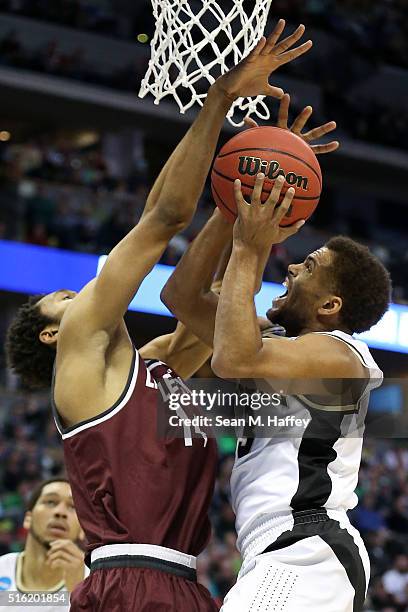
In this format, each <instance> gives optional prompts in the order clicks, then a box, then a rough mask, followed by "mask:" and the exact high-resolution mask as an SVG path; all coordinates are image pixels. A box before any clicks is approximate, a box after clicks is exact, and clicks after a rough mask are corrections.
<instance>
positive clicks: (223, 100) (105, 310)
mask: <svg viewBox="0 0 408 612" xmlns="http://www.w3.org/2000/svg"><path fill="white" fill-rule="evenodd" d="M284 27H285V22H284V21H283V20H280V21H279V23H278V25H277V27H276V28H275V30H274V32H273V33H272V34H271V36H270V37H269V38H268V40H266V39H265V38H264V37H262V38H261V40H260V41H259V43H258V44H257V46H256V47H255V48H254V50H253V51H252V52H251V53H250V54H249V55H248V57H247V58H245V59H244V60H243V61H242V62H240V63H239V64H238V65H237V66H236V67H235V68H233V69H232V70H231V71H229V72H227V73H226V74H224V75H222V76H221V77H219V78H218V79H217V81H216V82H215V83H214V85H212V86H211V87H210V90H209V93H208V96H207V98H206V101H205V103H204V107H203V108H202V110H201V112H200V113H199V115H198V117H197V119H196V121H195V122H194V123H193V125H192V127H191V128H190V130H189V131H188V133H187V134H186V136H185V137H184V138H183V140H182V142H181V143H180V145H179V146H178V147H177V149H176V150H175V151H174V153H173V155H172V156H171V158H170V160H169V162H168V164H166V167H165V168H164V169H163V173H162V174H161V175H160V176H159V179H158V181H157V183H156V185H155V186H154V187H153V190H152V194H151V196H150V198H149V199H148V202H147V207H146V210H145V212H144V214H143V215H142V218H141V220H140V222H139V223H138V225H137V226H136V227H135V228H134V229H133V230H132V231H131V232H130V233H129V234H128V235H127V236H126V237H125V238H124V239H123V240H122V241H121V242H120V243H119V244H118V245H117V246H116V247H115V248H114V249H113V251H112V252H111V253H110V255H109V257H108V259H107V261H106V263H105V266H104V268H103V270H102V272H101V274H100V275H99V277H98V278H97V279H96V280H95V281H93V282H92V283H91V284H89V285H88V286H87V287H86V288H85V289H84V290H83V291H82V292H81V294H80V295H79V296H78V297H77V298H76V299H75V303H74V304H72V306H71V308H70V309H69V312H67V316H66V317H64V321H63V325H62V328H61V335H64V345H65V340H66V339H67V338H68V344H69V343H72V342H75V343H77V342H78V341H80V339H81V338H85V337H86V336H87V337H88V338H89V336H90V335H92V334H94V333H97V332H99V331H105V332H108V334H109V335H111V334H112V333H113V332H114V330H115V328H116V326H117V325H118V324H119V323H120V322H121V320H122V317H123V315H124V313H125V312H126V310H127V307H128V305H129V303H130V301H131V299H132V297H133V296H134V294H135V292H136V291H137V290H138V288H139V286H140V283H141V282H142V280H143V279H144V277H145V276H146V275H147V274H148V272H149V271H150V270H151V268H152V267H153V265H154V264H155V263H156V262H157V261H158V260H159V258H160V256H161V254H162V253H163V251H164V249H165V248H166V246H167V244H168V242H169V240H170V239H171V238H172V236H174V235H175V234H176V233H177V232H178V231H180V230H181V229H182V228H184V227H185V226H186V225H187V224H188V223H189V221H190V219H191V217H192V215H193V213H194V211H195V208H196V205H197V201H198V198H199V196H200V194H201V191H202V189H203V186H204V182H205V179H206V176H207V174H208V170H209V167H210V164H211V161H212V158H213V156H214V152H215V147H216V144H217V140H218V136H219V133H220V130H221V127H222V124H223V121H224V118H225V115H226V113H227V112H228V109H229V107H230V105H231V103H232V102H233V101H234V100H235V99H236V98H237V97H240V96H244V97H245V96H252V95H258V94H265V95H272V96H276V97H279V98H281V97H282V95H283V91H282V90H281V89H279V88H276V87H273V86H271V85H270V84H269V82H268V77H269V75H270V74H271V72H273V71H274V70H275V69H276V68H277V67H278V66H280V65H282V64H285V63H287V62H289V61H291V60H292V59H295V58H296V57H299V56H300V55H302V54H303V53H305V52H306V51H307V50H308V49H309V48H310V47H311V45H312V43H311V41H308V42H306V43H304V44H302V45H300V46H299V47H297V48H294V49H291V47H292V46H293V45H294V44H295V43H296V41H298V40H299V38H301V36H302V35H303V32H304V27H303V26H299V28H298V29H297V30H296V31H295V32H294V33H293V34H292V35H291V36H289V37H288V38H287V39H285V40H283V41H281V42H280V43H278V42H277V41H278V39H279V37H280V35H281V34H282V32H283V29H284ZM74 317H75V322H74V325H70V328H71V329H70V333H69V334H63V332H64V329H65V328H67V326H69V324H70V322H72V321H73V318H74ZM79 321H81V331H80V333H79V334H76V333H75V330H77V329H78V325H77V323H78V322H79ZM74 336H78V337H77V338H74Z"/></svg>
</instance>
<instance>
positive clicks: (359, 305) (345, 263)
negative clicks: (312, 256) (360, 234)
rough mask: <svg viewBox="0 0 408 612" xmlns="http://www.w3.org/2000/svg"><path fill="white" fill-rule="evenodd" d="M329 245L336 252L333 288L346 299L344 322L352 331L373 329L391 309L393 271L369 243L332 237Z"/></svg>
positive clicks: (332, 271) (343, 313)
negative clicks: (389, 270) (376, 254)
mask: <svg viewBox="0 0 408 612" xmlns="http://www.w3.org/2000/svg"><path fill="white" fill-rule="evenodd" d="M326 247H327V248H328V249H329V250H330V251H332V252H333V253H334V259H333V263H332V264H331V266H330V268H331V276H332V279H333V281H334V287H333V289H334V291H335V292H336V293H337V294H338V296H339V297H341V298H342V300H343V306H342V308H341V311H340V317H341V322H342V323H343V324H344V325H345V326H346V327H347V329H348V330H350V331H351V332H352V333H361V332H364V331H367V330H369V329H370V327H372V326H373V325H375V324H376V323H378V321H379V320H380V319H381V317H382V316H383V315H384V313H385V312H386V311H387V310H388V306H389V303H390V300H391V288H392V285H391V278H390V274H389V272H388V271H387V269H386V268H385V266H384V265H383V264H382V263H381V261H380V260H379V259H378V257H376V256H375V255H373V253H371V252H370V250H369V249H368V248H367V247H366V246H364V245H363V244H360V243H358V242H355V241H354V240H352V239H351V238H347V237H346V236H336V237H334V238H331V239H330V240H329V241H328V242H327V243H326Z"/></svg>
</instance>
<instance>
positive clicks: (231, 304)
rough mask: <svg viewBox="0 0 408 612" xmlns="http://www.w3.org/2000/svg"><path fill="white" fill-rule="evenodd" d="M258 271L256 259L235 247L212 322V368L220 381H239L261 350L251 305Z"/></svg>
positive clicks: (257, 325)
mask: <svg viewBox="0 0 408 612" xmlns="http://www.w3.org/2000/svg"><path fill="white" fill-rule="evenodd" d="M259 269H260V257H259V255H258V254H257V253H254V252H253V251H251V250H249V249H247V248H246V247H244V246H242V245H239V244H236V243H234V246H233V249H232V254H231V257H230V261H229V264H228V267H227V270H226V273H225V276H224V280H223V284H222V289H221V295H220V299H219V302H218V308H217V315H216V319H215V333H214V355H213V360H212V368H213V370H214V372H215V373H216V374H218V375H219V376H221V377H225V378H235V377H237V378H239V376H240V369H241V367H242V366H243V365H244V364H248V363H250V361H251V359H253V358H254V357H255V356H256V355H257V354H258V353H259V351H260V350H261V349H262V337H261V333H260V329H259V324H258V320H257V316H256V309H255V304H254V295H255V293H256V290H257V278H258V274H259Z"/></svg>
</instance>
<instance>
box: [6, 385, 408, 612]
mask: <svg viewBox="0 0 408 612" xmlns="http://www.w3.org/2000/svg"><path fill="white" fill-rule="evenodd" d="M0 398H1V406H2V409H1V411H0V554H5V553H7V552H10V551H18V550H21V549H22V547H23V544H24V539H25V531H24V529H23V528H22V520H23V515H24V507H25V502H26V501H27V498H28V496H29V493H30V491H31V490H32V489H33V488H34V487H35V486H36V484H37V483H38V482H39V481H40V480H42V479H45V478H49V477H53V476H56V475H61V474H62V473H63V470H64V468H63V453H62V446H61V441H60V439H59V436H58V435H57V432H56V428H55V425H54V423H53V421H52V418H51V416H50V414H51V409H50V405H49V399H48V395H43V394H30V395H27V394H23V393H17V394H15V393H13V394H10V393H7V392H5V391H4V390H3V391H2V392H1V394H0ZM232 446H233V441H232V440H230V439H228V440H223V441H221V442H220V461H219V468H218V479H217V484H216V490H215V495H214V498H213V502H212V508H211V520H212V525H213V537H212V540H211V542H210V544H209V546H208V548H207V550H206V551H205V552H204V553H203V554H202V555H201V557H200V559H199V565H198V576H199V580H200V581H201V582H202V583H203V584H205V585H206V586H207V588H208V589H209V590H210V592H211V593H212V595H213V596H214V597H215V598H217V599H218V600H219V601H221V600H222V598H223V597H224V595H225V594H226V593H227V591H228V590H229V589H230V588H231V586H232V585H233V584H234V583H235V580H236V576H237V573H238V571H239V568H240V556H239V553H238V551H237V549H236V533H235V530H234V514H233V512H232V509H231V506H230V488H229V479H230V474H231V469H232V465H233V454H232V452H228V451H227V448H228V447H229V448H232ZM407 470H408V446H407V444H406V441H405V442H404V443H403V442H401V443H400V442H399V441H398V440H393V441H390V440H389V441H380V440H366V442H365V446H364V452H363V462H362V467H361V470H360V480H359V485H358V489H357V494H358V497H359V500H360V503H359V506H358V507H357V509H356V510H354V511H353V512H352V513H351V519H352V521H353V523H354V524H355V525H356V527H358V529H359V530H360V531H361V533H362V536H363V538H364V541H365V543H366V546H367V549H368V552H369V555H370V560H371V571H372V579H371V587H370V591H369V598H368V601H367V605H366V608H365V609H366V610H370V611H381V612H407V611H408V556H407V554H406V551H407V550H408V483H407V478H406V474H407Z"/></svg>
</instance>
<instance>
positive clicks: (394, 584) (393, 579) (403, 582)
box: [382, 555, 408, 610]
mask: <svg viewBox="0 0 408 612" xmlns="http://www.w3.org/2000/svg"><path fill="white" fill-rule="evenodd" d="M382 582H383V585H384V591H385V592H386V593H387V594H388V595H390V596H391V598H392V599H393V604H394V605H395V606H396V608H397V609H398V610H400V609H401V610H406V606H407V605H408V590H407V588H408V556H407V555H398V557H396V559H395V561H394V566H393V568H392V569H390V570H389V571H388V572H385V574H384V576H383V579H382Z"/></svg>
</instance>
